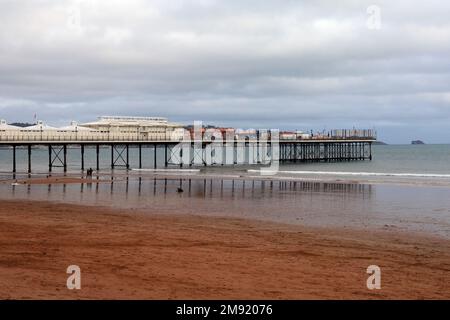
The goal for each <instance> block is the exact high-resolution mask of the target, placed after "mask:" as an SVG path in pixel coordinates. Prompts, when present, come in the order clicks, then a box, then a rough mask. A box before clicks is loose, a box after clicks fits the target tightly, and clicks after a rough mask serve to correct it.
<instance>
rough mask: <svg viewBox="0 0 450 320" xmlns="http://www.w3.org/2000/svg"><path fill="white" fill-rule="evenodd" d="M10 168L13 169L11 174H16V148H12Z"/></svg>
mask: <svg viewBox="0 0 450 320" xmlns="http://www.w3.org/2000/svg"><path fill="white" fill-rule="evenodd" d="M12 167H13V173H16V171H17V170H16V146H15V145H14V146H13V163H12Z"/></svg>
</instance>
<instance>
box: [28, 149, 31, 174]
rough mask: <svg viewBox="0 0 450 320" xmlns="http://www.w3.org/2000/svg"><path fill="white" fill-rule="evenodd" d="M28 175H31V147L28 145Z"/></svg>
mask: <svg viewBox="0 0 450 320" xmlns="http://www.w3.org/2000/svg"><path fill="white" fill-rule="evenodd" d="M28 173H31V145H30V144H29V145H28Z"/></svg>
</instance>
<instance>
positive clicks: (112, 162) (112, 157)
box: [111, 144, 114, 169]
mask: <svg viewBox="0 0 450 320" xmlns="http://www.w3.org/2000/svg"><path fill="white" fill-rule="evenodd" d="M111 169H114V145H113V144H112V145H111Z"/></svg>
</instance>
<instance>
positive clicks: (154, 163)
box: [153, 144, 157, 169]
mask: <svg viewBox="0 0 450 320" xmlns="http://www.w3.org/2000/svg"><path fill="white" fill-rule="evenodd" d="M156 150H157V145H156V144H155V145H154V147H153V151H154V152H153V168H154V169H156V167H157V165H156V161H157V158H156Z"/></svg>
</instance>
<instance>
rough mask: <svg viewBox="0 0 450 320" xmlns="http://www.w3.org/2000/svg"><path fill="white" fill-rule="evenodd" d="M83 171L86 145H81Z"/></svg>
mask: <svg viewBox="0 0 450 320" xmlns="http://www.w3.org/2000/svg"><path fill="white" fill-rule="evenodd" d="M81 171H84V144H82V145H81Z"/></svg>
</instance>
